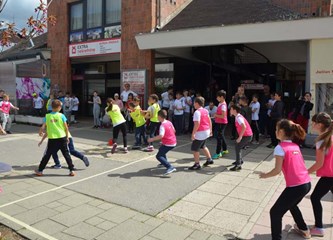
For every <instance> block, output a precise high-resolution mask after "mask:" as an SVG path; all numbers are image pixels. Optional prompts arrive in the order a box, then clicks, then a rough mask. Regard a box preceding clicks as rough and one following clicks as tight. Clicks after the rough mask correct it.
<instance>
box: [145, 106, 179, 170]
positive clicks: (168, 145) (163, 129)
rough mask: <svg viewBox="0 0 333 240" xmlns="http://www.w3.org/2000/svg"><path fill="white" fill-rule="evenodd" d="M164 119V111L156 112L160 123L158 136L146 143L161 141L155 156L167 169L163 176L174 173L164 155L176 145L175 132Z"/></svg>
mask: <svg viewBox="0 0 333 240" xmlns="http://www.w3.org/2000/svg"><path fill="white" fill-rule="evenodd" d="M166 118H167V112H166V111H165V110H160V111H159V112H158V121H160V123H161V126H160V131H159V135H157V136H156V137H153V138H149V139H148V142H150V143H151V142H154V141H162V145H161V146H160V148H159V150H158V153H157V154H156V158H157V160H158V161H159V162H160V163H161V164H162V165H163V166H164V167H166V169H167V170H166V172H165V174H164V175H168V174H170V173H172V172H174V171H176V168H174V167H173V166H172V165H171V164H170V163H169V162H168V159H167V156H166V154H167V153H168V152H169V151H170V150H172V149H173V148H174V147H175V146H176V145H177V139H176V135H175V133H176V130H175V128H174V126H173V125H172V123H171V122H170V121H168V120H166Z"/></svg>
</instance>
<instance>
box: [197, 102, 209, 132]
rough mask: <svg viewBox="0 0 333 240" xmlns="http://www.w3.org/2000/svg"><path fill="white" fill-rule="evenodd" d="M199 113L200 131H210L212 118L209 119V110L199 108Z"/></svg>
mask: <svg viewBox="0 0 333 240" xmlns="http://www.w3.org/2000/svg"><path fill="white" fill-rule="evenodd" d="M197 111H199V112H200V115H201V117H200V123H199V128H198V131H205V130H209V129H210V124H209V122H210V117H209V112H208V111H207V109H204V108H202V107H201V108H198V109H197Z"/></svg>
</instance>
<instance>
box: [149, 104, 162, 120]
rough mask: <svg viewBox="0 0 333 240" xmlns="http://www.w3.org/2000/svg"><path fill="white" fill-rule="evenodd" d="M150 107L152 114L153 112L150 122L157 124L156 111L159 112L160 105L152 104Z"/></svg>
mask: <svg viewBox="0 0 333 240" xmlns="http://www.w3.org/2000/svg"><path fill="white" fill-rule="evenodd" d="M152 107H153V109H154V112H153V116H152V117H151V118H150V121H151V122H158V111H160V110H161V108H160V105H158V103H154V104H153V106H152Z"/></svg>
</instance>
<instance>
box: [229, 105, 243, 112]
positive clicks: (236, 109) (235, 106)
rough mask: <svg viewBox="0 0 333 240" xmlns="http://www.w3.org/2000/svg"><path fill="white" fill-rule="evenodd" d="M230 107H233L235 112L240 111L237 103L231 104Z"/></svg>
mask: <svg viewBox="0 0 333 240" xmlns="http://www.w3.org/2000/svg"><path fill="white" fill-rule="evenodd" d="M230 108H232V109H234V110H235V111H236V112H237V113H240V110H241V108H240V107H239V106H238V105H236V104H234V105H231V107H230Z"/></svg>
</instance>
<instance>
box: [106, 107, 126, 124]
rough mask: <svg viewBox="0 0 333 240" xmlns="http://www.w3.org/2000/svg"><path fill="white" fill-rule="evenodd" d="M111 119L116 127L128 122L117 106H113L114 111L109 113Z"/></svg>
mask: <svg viewBox="0 0 333 240" xmlns="http://www.w3.org/2000/svg"><path fill="white" fill-rule="evenodd" d="M108 115H109V116H110V118H111V121H112V125H113V126H114V127H115V126H117V125H119V124H121V123H123V122H126V120H125V118H124V116H123V115H122V114H121V112H120V108H119V106H118V105H117V104H112V110H111V111H109V112H108Z"/></svg>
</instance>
